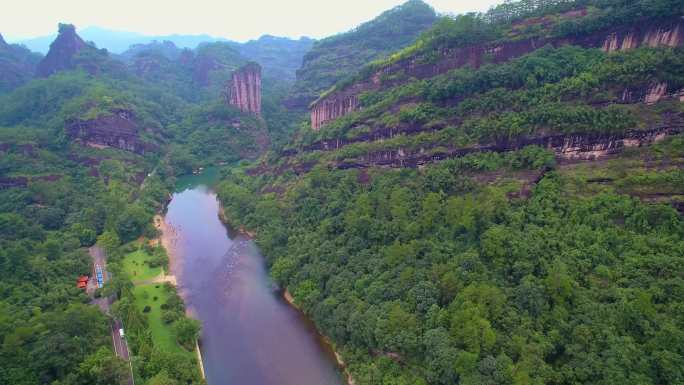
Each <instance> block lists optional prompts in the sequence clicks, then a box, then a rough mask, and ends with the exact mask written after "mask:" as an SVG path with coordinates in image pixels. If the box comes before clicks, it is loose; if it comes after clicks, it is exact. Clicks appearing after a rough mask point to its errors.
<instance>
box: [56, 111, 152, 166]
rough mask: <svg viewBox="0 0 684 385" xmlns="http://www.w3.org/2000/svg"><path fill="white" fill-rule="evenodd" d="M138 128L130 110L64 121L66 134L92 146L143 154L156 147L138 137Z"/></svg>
mask: <svg viewBox="0 0 684 385" xmlns="http://www.w3.org/2000/svg"><path fill="white" fill-rule="evenodd" d="M140 131H141V130H140V128H139V127H138V124H137V123H136V121H135V116H134V114H133V112H132V111H128V110H115V111H112V113H111V114H110V115H104V116H99V117H97V118H95V119H89V120H81V119H71V120H69V121H67V122H66V132H67V135H68V136H69V137H70V138H71V139H73V140H77V141H80V142H82V143H83V144H85V145H88V146H92V147H114V148H118V149H121V150H125V151H130V152H134V153H136V154H140V155H144V154H146V153H148V152H150V151H154V150H156V149H157V146H156V145H155V144H152V143H147V142H144V141H143V140H142V139H141V138H140Z"/></svg>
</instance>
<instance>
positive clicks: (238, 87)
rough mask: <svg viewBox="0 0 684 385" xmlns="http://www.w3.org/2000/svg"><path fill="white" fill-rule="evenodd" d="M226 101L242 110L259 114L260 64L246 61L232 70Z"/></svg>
mask: <svg viewBox="0 0 684 385" xmlns="http://www.w3.org/2000/svg"><path fill="white" fill-rule="evenodd" d="M228 103H229V104H230V105H231V106H235V107H237V108H239V109H240V110H241V111H244V112H251V113H253V114H256V115H260V114H261V66H259V64H257V63H254V62H252V63H248V64H246V65H244V66H242V67H240V68H239V69H237V70H236V71H234V72H233V75H232V79H231V82H230V96H229V100H228Z"/></svg>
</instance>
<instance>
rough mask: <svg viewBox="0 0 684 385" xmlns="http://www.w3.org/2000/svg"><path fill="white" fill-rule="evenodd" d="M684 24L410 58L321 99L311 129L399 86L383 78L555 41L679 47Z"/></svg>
mask: <svg viewBox="0 0 684 385" xmlns="http://www.w3.org/2000/svg"><path fill="white" fill-rule="evenodd" d="M682 24H684V22H682V21H681V20H680V19H674V20H672V21H669V22H662V23H660V24H659V25H636V26H630V27H625V26H619V27H614V28H611V29H608V30H604V31H601V32H597V33H593V34H591V35H587V36H576V37H563V38H553V39H550V38H530V39H523V40H516V41H508V42H504V43H498V44H492V45H476V46H470V47H464V48H456V49H449V50H444V51H442V52H440V53H439V59H438V60H437V61H436V62H435V61H431V62H430V63H426V62H425V60H422V58H421V57H410V58H407V59H404V60H400V61H398V62H395V63H392V64H389V65H387V66H386V67H384V68H382V69H380V70H378V71H377V72H376V73H375V74H374V75H373V76H371V77H370V78H368V79H366V80H363V81H360V82H357V83H355V84H353V85H351V86H349V87H347V88H345V89H342V90H338V91H335V92H333V93H331V94H330V95H328V96H326V97H324V98H321V99H319V100H317V101H315V102H314V103H313V104H312V106H311V128H312V129H313V130H319V129H320V128H321V126H323V125H324V124H325V123H327V122H329V121H331V120H334V119H337V118H339V117H341V116H344V115H346V114H348V113H350V112H352V111H354V110H356V109H357V108H358V95H360V94H361V93H362V92H364V91H369V90H378V89H381V88H385V87H388V86H392V85H395V84H393V83H391V82H382V81H381V79H382V78H390V77H391V75H393V74H399V73H403V74H404V75H403V76H402V78H404V79H410V78H417V79H426V78H431V77H434V76H437V75H440V74H443V73H446V72H448V71H450V70H452V69H455V68H459V67H464V66H466V65H469V66H472V67H475V68H477V67H479V66H480V65H482V64H483V63H484V61H485V59H487V61H488V62H492V63H502V62H505V61H508V60H510V59H513V58H516V57H520V56H523V55H525V54H528V53H530V52H532V51H534V50H536V49H538V48H541V47H543V46H545V45H549V44H550V45H553V46H555V47H558V46H562V45H567V44H574V45H579V46H582V47H586V48H601V49H602V50H603V51H605V52H613V51H619V50H627V49H632V48H637V47H639V46H648V47H658V46H669V47H676V46H681V45H682V44H683V43H684V27H683V26H682ZM656 91H657V90H656ZM647 101H648V102H653V101H652V100H647Z"/></svg>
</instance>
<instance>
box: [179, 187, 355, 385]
mask: <svg viewBox="0 0 684 385" xmlns="http://www.w3.org/2000/svg"><path fill="white" fill-rule="evenodd" d="M218 210H219V205H218V202H217V199H216V195H215V194H214V193H212V192H211V191H209V190H207V189H206V188H205V187H196V188H192V189H187V190H185V191H182V192H179V193H176V194H174V196H173V199H172V201H171V202H170V204H169V207H168V211H167V214H166V217H165V220H166V222H167V224H168V225H169V226H171V227H173V229H174V231H173V235H172V236H173V237H174V238H175V239H174V240H173V242H175V246H176V255H177V261H175V263H174V267H173V268H174V270H175V273H176V274H177V276H178V277H177V278H178V282H179V288H180V292H181V294H182V295H183V297H184V298H185V301H186V304H187V306H188V307H189V309H190V311H191V312H192V314H193V315H194V316H196V317H197V318H199V319H200V320H201V321H202V327H203V330H202V338H201V346H202V355H203V361H204V367H205V371H206V375H207V382H208V384H209V385H270V384H273V385H275V384H278V385H319V384H320V385H326V384H335V385H340V384H342V383H343V381H342V379H341V375H340V373H339V370H338V369H337V368H336V366H335V363H334V360H333V359H332V357H331V356H330V354H329V352H326V349H325V347H324V346H323V345H322V344H321V343H320V340H319V338H318V335H317V333H316V331H315V330H314V329H313V328H312V326H311V325H310V324H309V323H307V322H305V320H303V318H302V316H301V314H300V313H299V312H297V311H296V310H294V309H292V308H291V307H290V306H289V305H287V304H286V303H285V302H284V301H283V300H282V299H281V298H280V297H279V296H278V293H277V292H276V291H275V287H274V285H273V283H272V282H271V280H270V279H269V276H268V273H267V271H266V268H265V265H264V261H263V258H262V256H261V255H260V254H259V250H258V249H257V247H256V246H255V244H254V242H252V241H251V240H249V239H247V238H245V237H243V236H241V235H230V236H229V234H228V233H227V231H226V228H225V227H224V226H223V224H222V223H221V222H220V221H219V219H218Z"/></svg>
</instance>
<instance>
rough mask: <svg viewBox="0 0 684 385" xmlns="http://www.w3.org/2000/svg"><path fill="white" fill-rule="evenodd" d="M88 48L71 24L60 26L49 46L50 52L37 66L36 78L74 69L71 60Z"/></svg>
mask: <svg viewBox="0 0 684 385" xmlns="http://www.w3.org/2000/svg"><path fill="white" fill-rule="evenodd" d="M86 47H88V44H86V42H84V41H83V39H81V38H80V37H79V36H78V35H77V34H76V28H75V27H74V26H73V25H71V24H60V25H59V35H58V36H57V38H56V39H55V41H53V42H52V44H50V51H49V52H48V54H47V55H46V56H45V57H44V58H43V60H41V62H40V63H39V64H38V76H42V77H47V76H50V75H52V74H54V73H55V72H58V71H62V70H69V69H73V68H74V66H75V65H74V62H73V58H74V55H76V54H77V53H78V52H80V51H81V50H82V49H84V48H86Z"/></svg>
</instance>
